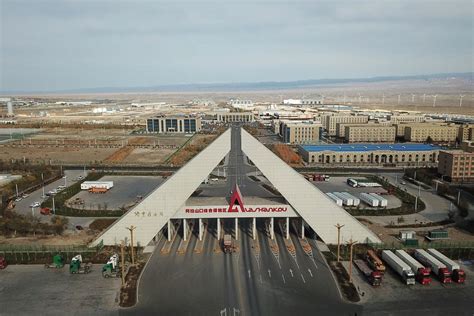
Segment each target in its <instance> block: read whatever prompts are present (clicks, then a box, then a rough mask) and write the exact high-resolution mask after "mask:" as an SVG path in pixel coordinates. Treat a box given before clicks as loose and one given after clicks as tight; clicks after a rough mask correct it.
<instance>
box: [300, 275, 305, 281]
mask: <svg viewBox="0 0 474 316" xmlns="http://www.w3.org/2000/svg"><path fill="white" fill-rule="evenodd" d="M301 278H302V279H303V283H306V280H305V279H304V276H303V275H301Z"/></svg>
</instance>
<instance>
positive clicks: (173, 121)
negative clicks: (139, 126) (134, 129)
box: [146, 115, 201, 134]
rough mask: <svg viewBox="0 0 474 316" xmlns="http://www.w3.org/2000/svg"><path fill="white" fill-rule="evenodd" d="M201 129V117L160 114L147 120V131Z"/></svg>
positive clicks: (166, 131) (174, 131) (170, 131)
mask: <svg viewBox="0 0 474 316" xmlns="http://www.w3.org/2000/svg"><path fill="white" fill-rule="evenodd" d="M200 130H201V118H200V117H191V116H184V115H183V116H165V115H160V116H155V117H151V118H148V119H147V120H146V131H147V133H160V134H161V133H197V132H199V131H200Z"/></svg>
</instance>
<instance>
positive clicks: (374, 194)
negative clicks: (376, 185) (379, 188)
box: [369, 193, 388, 207]
mask: <svg viewBox="0 0 474 316" xmlns="http://www.w3.org/2000/svg"><path fill="white" fill-rule="evenodd" d="M369 195H371V196H373V197H374V198H376V199H377V200H379V205H380V206H381V207H385V206H387V205H388V201H387V199H386V198H384V197H381V196H380V195H378V194H377V193H369Z"/></svg>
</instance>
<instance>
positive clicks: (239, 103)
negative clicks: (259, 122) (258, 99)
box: [229, 99, 254, 109]
mask: <svg viewBox="0 0 474 316" xmlns="http://www.w3.org/2000/svg"><path fill="white" fill-rule="evenodd" d="M229 103H230V105H231V106H232V107H234V108H236V109H248V108H251V107H253V106H254V104H253V101H251V100H239V99H232V100H230V102H229Z"/></svg>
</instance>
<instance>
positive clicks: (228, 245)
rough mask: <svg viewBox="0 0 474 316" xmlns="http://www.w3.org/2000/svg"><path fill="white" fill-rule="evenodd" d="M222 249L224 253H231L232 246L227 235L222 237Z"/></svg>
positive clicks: (230, 239)
mask: <svg viewBox="0 0 474 316" xmlns="http://www.w3.org/2000/svg"><path fill="white" fill-rule="evenodd" d="M223 248H224V253H232V252H233V250H234V249H233V246H232V236H231V235H229V234H225V235H224V240H223Z"/></svg>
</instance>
